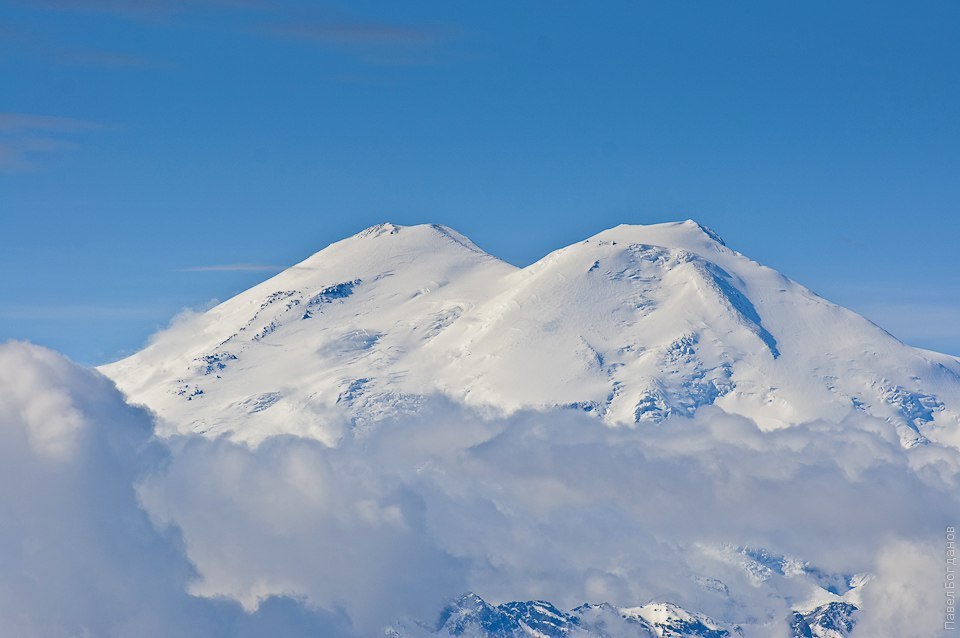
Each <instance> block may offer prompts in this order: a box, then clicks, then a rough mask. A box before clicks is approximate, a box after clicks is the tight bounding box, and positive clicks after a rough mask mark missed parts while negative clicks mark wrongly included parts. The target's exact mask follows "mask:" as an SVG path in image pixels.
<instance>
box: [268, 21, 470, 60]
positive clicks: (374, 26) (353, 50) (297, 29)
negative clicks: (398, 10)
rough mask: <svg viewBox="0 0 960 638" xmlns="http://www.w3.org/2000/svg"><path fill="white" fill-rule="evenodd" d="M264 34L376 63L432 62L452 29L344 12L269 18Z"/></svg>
mask: <svg viewBox="0 0 960 638" xmlns="http://www.w3.org/2000/svg"><path fill="white" fill-rule="evenodd" d="M256 31H257V32H259V33H261V34H262V35H265V36H268V37H271V38H274V39H277V40H283V41H286V42H302V43H306V44H312V45H315V46H318V47H325V48H330V49H337V50H340V51H343V52H346V53H350V54H353V55H355V56H357V57H360V58H362V59H363V60H364V61H365V62H369V63H374V64H400V65H409V64H430V63H433V62H434V61H435V56H436V49H437V47H438V46H439V45H441V44H442V43H443V42H445V41H447V40H449V39H450V37H451V35H452V33H453V30H452V29H451V28H449V27H445V26H442V25H432V24H400V23H395V22H384V21H365V20H358V19H354V18H351V17H348V16H343V15H327V14H322V15H316V14H314V15H310V16H306V17H304V16H299V17H296V18H287V19H285V20H283V21H276V22H266V23H262V24H260V25H259V26H258V27H256Z"/></svg>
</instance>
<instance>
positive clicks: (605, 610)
mask: <svg viewBox="0 0 960 638" xmlns="http://www.w3.org/2000/svg"><path fill="white" fill-rule="evenodd" d="M857 612H858V608H857V607H856V606H854V605H852V604H850V603H846V602H830V603H825V604H823V605H820V606H818V607H816V608H814V609H812V610H810V611H808V612H806V613H802V612H799V611H795V612H793V617H792V618H791V619H790V621H789V627H790V632H791V634H790V636H791V638H847V637H848V636H849V635H850V632H851V631H853V628H854V626H855V625H856V617H857ZM386 635H387V637H388V638H452V637H455V636H465V637H471V638H474V637H476V638H529V637H531V636H534V637H538V638H737V637H738V636H741V635H742V633H741V630H740V628H739V627H737V626H736V625H724V624H722V623H719V622H717V621H715V620H713V619H712V618H710V617H708V616H704V615H703V614H697V613H691V612H689V611H687V610H685V609H682V608H680V607H678V606H676V605H672V604H670V603H648V604H646V605H642V606H640V607H629V608H617V607H614V606H612V605H609V604H607V603H601V604H583V605H580V606H579V607H577V608H575V609H573V610H571V611H569V612H567V611H563V610H560V609H558V608H557V607H556V606H555V605H553V604H552V603H550V602H547V601H544V600H531V601H524V602H509V603H502V604H500V605H496V606H494V605H491V604H489V603H488V602H486V601H485V600H483V599H482V598H480V597H479V596H477V595H476V594H465V595H464V596H461V597H460V598H459V599H457V600H456V601H454V602H453V603H451V604H450V605H449V606H447V607H446V609H444V610H443V613H441V614H440V618H439V619H438V620H437V622H436V623H435V624H434V625H432V626H431V625H426V624H423V623H417V622H407V623H403V624H401V625H400V626H399V627H391V628H389V629H388V630H387V632H386Z"/></svg>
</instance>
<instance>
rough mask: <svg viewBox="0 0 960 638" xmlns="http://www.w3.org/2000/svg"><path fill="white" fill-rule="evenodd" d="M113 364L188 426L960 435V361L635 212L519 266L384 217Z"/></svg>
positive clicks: (708, 234)
mask: <svg viewBox="0 0 960 638" xmlns="http://www.w3.org/2000/svg"><path fill="white" fill-rule="evenodd" d="M101 370H102V371H103V372H104V373H105V374H107V375H108V376H110V377H111V378H113V379H114V380H115V381H116V383H117V385H118V386H119V387H120V388H121V389H122V390H123V391H124V392H126V393H127V394H128V395H129V396H130V397H131V399H132V400H133V401H135V402H138V403H143V404H146V405H147V406H149V407H150V408H152V409H153V410H155V411H156V412H157V414H158V415H159V416H160V417H161V418H162V419H163V421H164V422H165V423H166V424H167V425H168V426H169V427H170V428H172V429H173V430H175V431H181V432H186V431H189V432H200V433H205V434H210V435H220V434H229V435H230V436H232V437H234V438H237V439H240V440H246V441H251V442H256V441H258V440H261V439H262V438H263V437H266V436H270V435H273V434H280V433H292V434H297V435H303V436H311V437H315V438H318V439H320V440H323V441H325V442H327V443H330V444H335V443H336V441H337V440H338V438H339V436H340V435H341V434H342V432H343V428H344V427H351V426H354V427H356V426H366V425H370V424H372V423H375V422H376V421H378V420H380V419H383V418H385V417H389V416H391V415H396V414H400V413H407V412H415V411H416V410H417V409H418V408H419V406H420V405H421V404H422V402H423V400H424V398H425V397H427V396H429V395H436V394H439V395H443V396H446V397H448V398H449V399H451V400H454V401H457V402H461V403H464V404H467V405H471V406H477V407H483V408H486V409H491V408H492V409H494V410H497V411H500V412H503V413H510V412H513V411H516V410H520V409H524V408H552V407H566V408H571V409H578V410H584V411H587V412H590V413H593V414H595V415H596V416H597V418H600V419H603V420H604V421H605V422H606V423H607V424H609V425H610V426H632V427H636V426H642V425H644V424H648V423H659V422H662V421H664V420H666V419H669V418H671V417H675V416H680V417H684V416H691V415H692V414H693V413H694V412H695V411H696V410H697V409H698V408H700V407H701V406H706V405H716V406H718V407H719V408H722V409H723V410H725V411H727V412H730V413H735V414H741V415H744V416H747V417H749V418H752V419H754V420H755V421H756V422H757V423H758V424H760V426H761V427H764V428H769V429H772V428H781V427H787V426H791V425H794V424H798V423H803V422H809V421H813V420H817V419H826V420H834V421H835V420H840V419H842V418H844V417H846V416H848V415H849V414H851V413H854V412H858V411H860V412H864V413H867V414H870V415H872V416H877V417H881V418H884V419H887V420H889V421H891V422H893V423H895V424H896V426H897V430H898V432H899V433H900V437H901V442H902V443H903V445H905V446H907V447H912V446H916V445H922V444H924V443H925V442H926V441H928V440H936V441H939V442H942V443H944V444H947V445H953V446H960V427H958V425H960V416H958V415H960V362H958V360H957V359H954V358H953V357H949V356H947V355H939V354H935V353H930V352H926V351H921V350H918V349H915V348H912V347H910V346H907V345H905V344H903V343H901V342H900V341H898V340H897V339H895V338H894V337H893V336H891V335H890V334H888V333H886V332H885V331H883V330H882V329H880V328H879V327H877V326H876V325H874V324H872V323H871V322H870V321H868V320H866V319H864V318H863V317H861V316H859V315H857V314H855V313H853V312H851V311H849V310H846V309H844V308H841V307H839V306H837V305H834V304H832V303H830V302H828V301H825V300H824V299H822V298H820V297H818V296H817V295H815V294H814V293H812V292H811V291H809V290H808V289H806V288H804V287H803V286H801V285H800V284H798V283H796V282H793V281H791V280H790V279H788V278H786V277H784V276H783V275H781V274H780V273H778V272H776V271H774V270H772V269H770V268H767V267H765V266H762V265H760V264H758V263H756V262H754V261H751V260H750V259H748V258H747V257H745V256H743V255H741V254H740V253H738V252H736V251H734V250H732V249H730V248H728V247H727V246H726V245H725V244H724V243H723V241H722V240H721V239H720V237H719V236H718V235H717V234H716V233H715V232H713V231H711V230H709V229H707V228H705V227H704V226H701V225H700V224H697V223H696V222H693V221H689V220H688V221H685V222H677V223H665V224H654V225H649V226H629V225H623V226H617V227H616V228H611V229H609V230H606V231H603V232H601V233H598V234H597V235H594V236H593V237H590V238H589V239H586V240H584V241H581V242H579V243H576V244H573V245H571V246H567V247H565V248H561V249H560V250H557V251H554V252H552V253H550V254H549V255H547V256H546V257H544V258H543V259H541V260H539V261H538V262H536V263H534V264H532V265H530V266H528V267H526V268H516V267H514V266H512V265H510V264H507V263H505V262H503V261H500V260H498V259H496V258H495V257H493V256H491V255H488V254H487V253H485V252H484V251H483V250H481V249H480V248H479V247H477V246H476V245H475V244H474V243H473V242H472V241H470V240H469V239H467V238H466V237H464V236H463V235H461V234H459V233H457V232H456V231H454V230H452V229H450V228H447V227H445V226H440V225H419V226H397V225H394V224H380V225H378V226H374V227H372V228H368V229H367V230H364V231H363V232H360V233H358V234H357V235H354V236H353V237H350V238H347V239H345V240H343V241H340V242H337V243H335V244H332V245H330V246H328V247H327V248H325V249H323V250H321V251H320V252H318V253H316V254H315V255H313V256H311V257H309V258H308V259H306V260H304V261H303V262H301V263H299V264H297V265H295V266H293V267H291V268H289V269H288V270H286V271H284V272H282V273H280V274H278V275H276V276H275V277H273V278H271V279H269V280H267V281H265V282H263V283H262V284H260V285H258V286H255V287H253V288H251V289H250V290H248V291H246V292H244V293H242V294H240V295H237V296H236V297H234V298H232V299H230V300H228V301H226V302H224V303H222V304H220V305H218V306H216V307H215V308H213V309H211V310H209V311H207V312H205V313H202V314H197V315H194V316H191V317H189V318H186V319H183V320H181V321H179V322H177V323H176V324H175V325H174V326H172V327H171V328H169V329H168V330H166V331H164V332H162V333H160V334H159V335H157V336H156V337H155V338H154V339H153V340H152V342H151V344H150V345H149V346H148V347H146V348H145V349H144V350H142V351H141V352H139V353H137V354H135V355H133V356H131V357H129V358H127V359H124V360H122V361H119V362H117V363H113V364H110V365H106V366H103V367H102V368H101Z"/></svg>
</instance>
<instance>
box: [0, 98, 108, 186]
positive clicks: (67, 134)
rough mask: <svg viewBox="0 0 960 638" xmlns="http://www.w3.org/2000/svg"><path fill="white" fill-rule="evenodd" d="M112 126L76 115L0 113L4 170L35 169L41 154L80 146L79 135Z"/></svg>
mask: <svg viewBox="0 0 960 638" xmlns="http://www.w3.org/2000/svg"><path fill="white" fill-rule="evenodd" d="M108 128H110V126H108V125H107V124H104V123H102V122H95V121H92V120H84V119H79V118H74V117H63V116H59V115H41V114H36V113H9V112H8V113H0V173H19V172H26V171H31V170H34V169H36V168H38V161H39V159H40V158H41V157H43V156H49V155H50V154H51V153H54V152H64V151H69V150H73V149H75V148H77V147H78V144H77V142H76V141H75V138H76V136H78V135H80V134H83V133H89V132H96V131H102V130H105V129H108Z"/></svg>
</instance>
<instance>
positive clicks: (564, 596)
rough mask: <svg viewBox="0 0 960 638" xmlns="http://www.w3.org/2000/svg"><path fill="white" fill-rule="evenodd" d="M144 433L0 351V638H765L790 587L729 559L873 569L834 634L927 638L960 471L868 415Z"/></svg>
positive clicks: (473, 421)
mask: <svg viewBox="0 0 960 638" xmlns="http://www.w3.org/2000/svg"><path fill="white" fill-rule="evenodd" d="M152 428H153V424H152V422H151V418H150V415H149V414H147V413H146V412H145V411H143V410H140V409H137V408H133V407H130V406H128V405H126V404H125V403H124V402H123V400H122V398H121V397H120V395H119V394H118V393H117V392H116V390H115V389H114V388H113V386H112V385H111V384H110V382H109V381H107V380H106V379H104V378H103V377H101V376H100V375H99V374H97V373H95V372H92V371H89V370H86V369H82V368H80V367H78V366H75V365H73V364H71V363H69V362H68V361H66V360H65V359H63V358H62V357H60V356H59V355H56V354H54V353H52V352H50V351H48V350H44V349H40V348H36V347H33V346H29V345H25V344H17V343H13V344H7V345H3V346H0V437H2V439H0V455H2V458H0V472H3V473H4V475H3V477H2V478H3V481H2V487H0V509H2V511H3V512H4V515H3V517H2V520H3V521H4V523H3V524H2V526H0V565H3V566H4V569H2V570H0V633H3V634H12V635H27V636H29V635H37V636H61V635H62V636H66V635H74V634H76V633H80V631H81V630H84V631H88V632H90V633H92V634H94V635H123V634H127V635H129V634H130V633H135V634H136V635H146V636H149V635H173V634H175V635H270V634H272V635H279V634H278V633H277V628H278V627H291V628H292V629H290V630H289V631H286V632H285V633H283V632H281V633H283V635H297V634H296V633H295V631H302V632H304V633H306V632H309V631H313V632H314V635H324V636H350V635H356V636H372V635H382V631H383V627H384V626H386V625H389V624H393V623H395V622H396V621H397V620H398V619H399V618H402V617H412V618H420V619H425V620H431V619H432V618H434V617H435V614H436V613H437V612H438V611H439V609H440V608H441V607H442V605H443V604H444V603H445V602H446V601H447V600H449V599H450V598H452V597H454V596H456V595H458V594H461V593H463V592H465V591H468V590H472V591H476V592H477V593H478V594H480V595H481V596H483V597H484V598H486V599H488V600H491V601H505V600H518V599H534V598H543V599H548V600H551V601H552V602H554V603H556V604H558V605H560V606H563V607H567V608H569V607H572V606H574V605H577V604H580V603H582V602H584V601H591V602H601V601H606V602H610V603H612V604H615V605H620V606H630V605H636V604H640V603H643V602H646V601H648V600H651V599H653V600H668V601H671V602H675V603H677V604H680V605H682V606H684V607H687V608H689V609H692V610H696V611H702V612H705V613H708V614H710V615H711V616H714V617H716V618H718V619H721V620H724V621H730V622H735V623H737V624H740V625H741V626H743V628H744V634H745V635H747V636H764V637H770V636H777V635H786V631H787V629H786V622H785V620H784V619H785V618H786V617H787V614H788V613H789V611H790V609H791V608H793V607H795V606H796V604H797V603H798V602H800V601H803V600H804V599H805V598H806V597H809V596H810V595H811V592H810V591H809V588H810V584H809V581H808V580H804V579H800V578H790V577H786V576H783V577H780V576H774V577H767V576H769V575H764V574H762V573H761V574H759V576H758V573H756V572H755V571H754V572H751V571H750V570H745V569H744V568H743V564H742V561H740V562H738V559H737V558H736V557H738V556H741V554H738V553H737V552H735V551H732V550H731V549H730V548H733V547H743V546H750V547H757V548H766V549H769V550H771V551H776V552H781V553H783V554H787V555H791V556H797V557H800V558H802V559H803V560H805V561H809V563H810V564H811V565H813V566H815V567H816V568H817V570H819V571H820V572H822V573H824V574H856V573H863V572H869V573H871V574H873V577H872V580H871V581H870V582H869V583H868V584H867V585H865V586H864V588H863V599H864V600H863V603H864V604H863V612H862V615H861V619H860V625H859V627H860V629H858V630H856V631H855V633H854V636H857V635H865V636H866V635H880V634H878V633H876V632H877V631H878V629H877V628H882V627H887V628H890V627H896V628H897V632H896V635H898V636H904V637H906V636H913V635H915V636H927V637H928V636H935V635H937V632H938V630H939V628H940V627H941V626H942V613H943V610H942V609H940V599H941V598H942V596H940V591H941V590H942V586H943V583H942V576H943V574H942V565H943V555H942V552H943V547H941V545H942V543H943V540H942V538H943V528H944V527H945V526H946V525H948V524H951V523H956V521H955V520H951V517H955V516H956V515H957V514H958V512H960V501H958V498H957V484H958V476H960V460H958V454H957V452H956V451H955V450H947V449H944V448H938V447H936V446H925V447H922V448H918V449H914V450H909V451H906V450H903V449H902V448H901V447H900V445H899V439H898V437H897V435H896V433H895V431H894V429H893V426H892V425H890V424H888V423H886V422H883V421H879V420H876V419H870V418H867V417H862V418H857V419H850V420H848V421H846V422H843V423H839V424H837V423H811V424H807V425H804V426H799V427H794V428H789V429H784V430H779V431H775V432H762V431H761V430H759V428H757V427H756V425H755V424H754V423H752V422H751V421H749V420H747V419H744V418H741V417H735V416H731V415H728V414H725V413H723V412H722V411H720V410H719V409H717V408H705V409H701V410H700V411H699V412H698V413H697V415H696V417H695V418H693V419H676V420H671V421H667V422H666V423H664V424H662V425H661V426H657V427H650V428H640V429H611V428H608V427H605V426H603V425H602V424H601V423H599V422H598V421H597V420H595V419H593V418H591V417H589V416H586V415H583V414H580V413H578V412H574V411H555V412H548V413H544V412H527V413H520V414H517V415H515V416H513V417H511V418H508V419H504V418H495V417H490V416H489V415H483V414H478V413H475V412H471V411H466V410H464V409H462V408H460V407H458V406H456V405H452V404H449V403H447V402H445V401H443V400H441V399H434V400H431V401H430V403H429V405H428V408H427V409H426V410H425V411H424V412H423V413H422V414H418V415H417V416H416V417H407V418H402V419H395V420H391V421H386V422H382V423H379V424H375V425H372V426H367V427H363V428H358V429H354V430H353V431H351V432H348V433H347V434H346V435H345V436H344V438H343V439H342V441H341V442H340V443H339V444H338V445H337V446H335V447H328V446H325V445H323V444H321V443H319V442H317V441H312V440H308V439H300V438H295V437H275V438H271V439H268V440H266V441H265V442H264V443H262V444H261V445H259V446H258V447H256V448H250V447H248V446H245V445H242V444H238V443H234V442H231V441H229V440H226V439H217V440H209V439H204V438H199V437H171V438H165V439H159V440H158V439H156V438H154V437H153V435H152V431H153V430H152ZM697 583H701V584H702V583H709V584H711V586H709V587H703V586H698V585H697ZM717 583H720V584H722V587H721V586H719V585H718V584H717ZM879 631H881V632H883V631H884V630H883V629H880V630H879ZM244 632H246V633H245V634H244ZM258 632H260V633H258ZM871 632H873V633H871Z"/></svg>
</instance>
